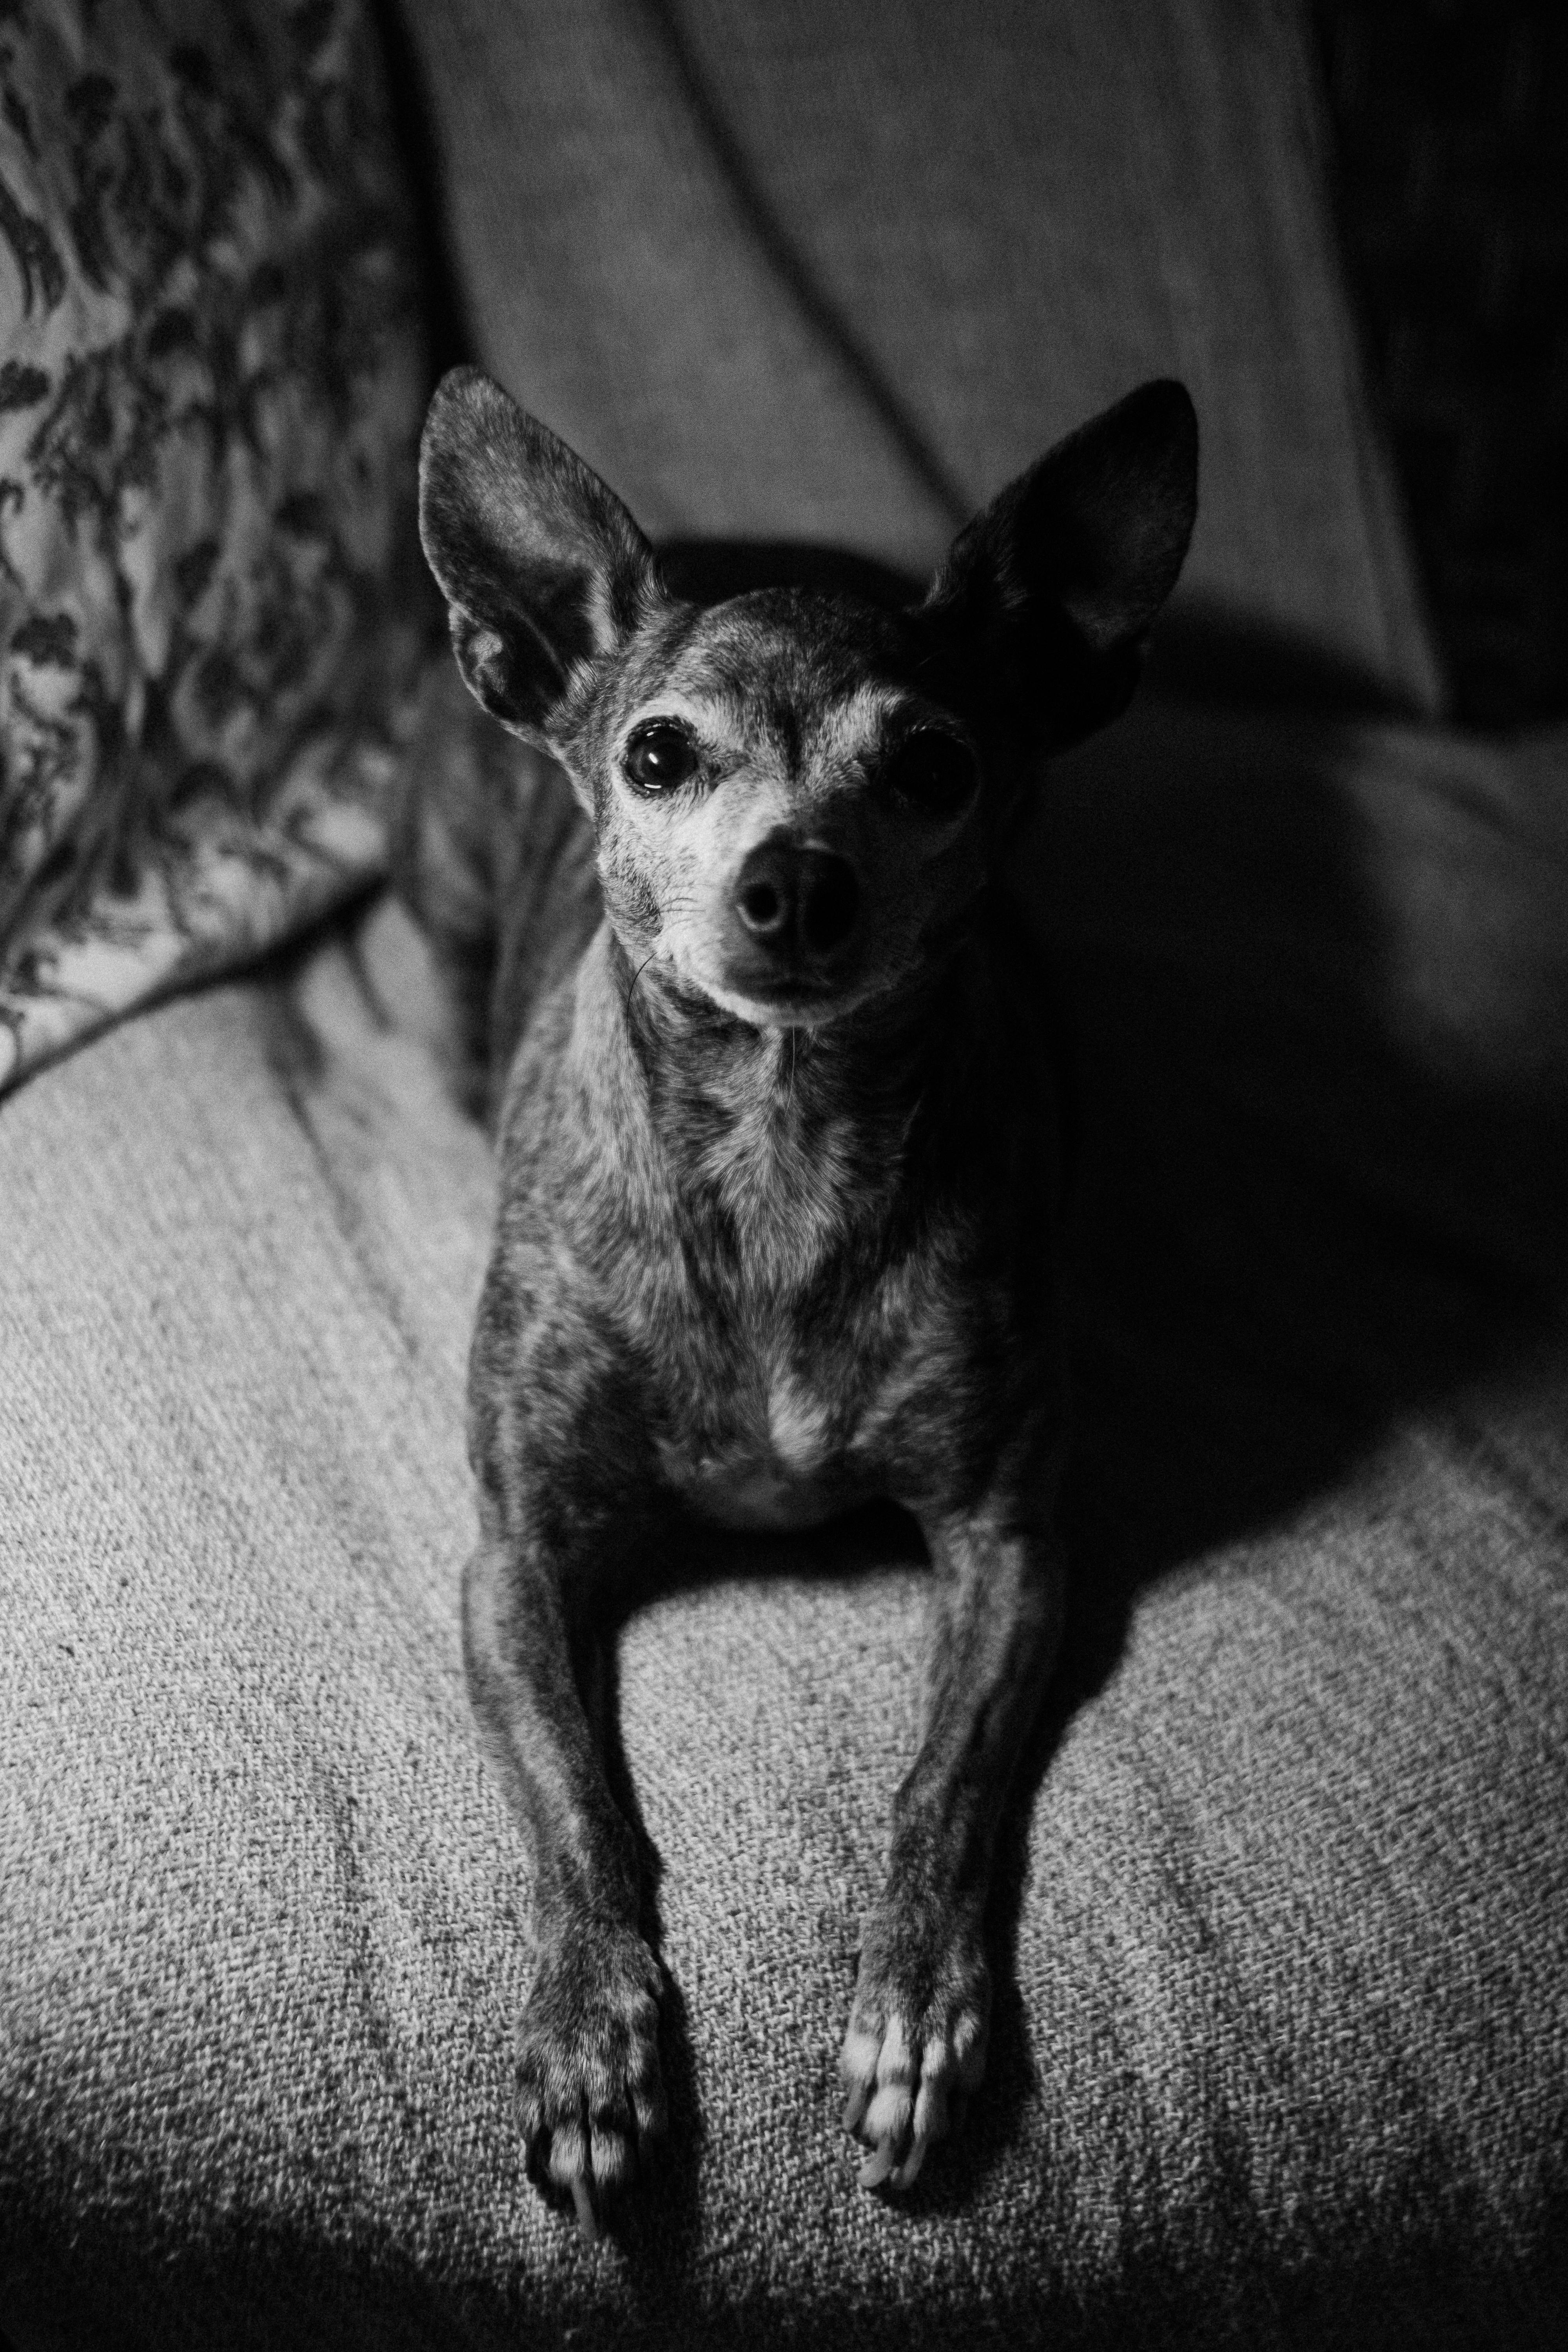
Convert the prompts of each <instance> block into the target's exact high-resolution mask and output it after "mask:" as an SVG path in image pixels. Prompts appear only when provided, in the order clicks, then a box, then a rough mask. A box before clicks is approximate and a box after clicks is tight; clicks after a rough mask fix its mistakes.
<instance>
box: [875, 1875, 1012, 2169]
mask: <svg viewBox="0 0 1568 2352" xmlns="http://www.w3.org/2000/svg"><path fill="white" fill-rule="evenodd" d="M990 2016H991V1971H990V1969H989V1968H988V1967H987V1966H986V1961H985V1954H984V1950H983V1949H982V1947H981V1939H980V1927H979V1918H978V1915H977V1913H976V1912H973V1911H972V1909H971V1908H968V1907H959V1908H956V1909H951V1908H948V1907H945V1906H942V1905H940V1904H932V1903H929V1902H920V1901H915V1900H910V1899H908V1898H905V1897H900V1892H899V1890H898V1888H897V1887H895V1886H889V1889H888V1890H887V1892H886V1893H885V1894H884V1895H883V1896H882V1899H881V1901H880V1902H879V1904H878V1906H877V1907H876V1909H875V1910H874V1911H873V1912H872V1914H871V1916H870V1917H869V1918H868V1921H867V1923H866V1932H865V1936H864V1938H863V1939H862V1942H861V1947H860V1969H859V1974H858V1976H857V1978H856V1979H855V1998H854V2000H853V2002H852V2003H851V2005H850V2011H849V2028H848V2031H847V2033H846V2034H845V2036H844V2047H843V2049H842V2051H841V2052H840V2053H839V2059H838V2069H839V2072H840V2074H842V2075H843V2077H844V2080H845V2083H846V2084H847V2087H848V2093H849V2095H848V2098H847V2101H846V2103H845V2108H844V2128H845V2129H846V2131H850V2132H853V2133H855V2135H856V2136H857V2137H858V2138H859V2139H861V2140H862V2141H864V2142H865V2144H866V2146H867V2147H868V2149H869V2151H870V2153H869V2154H868V2156H867V2158H866V2159H865V2161H864V2163H863V2164H862V2165H861V2168H860V2186H861V2187H862V2188H863V2189H878V2188H880V2187H881V2186H882V2184H883V2183H884V2182H886V2184H887V2186H888V2187H889V2189H907V2188H908V2187H909V2186H910V2182H911V2181H912V2180H913V2179H914V2177H915V2175H916V2174H917V2173H918V2172H919V2170H920V2168H921V2165H922V2164H923V2163H924V2161H925V2154H926V2150H927V2148H928V2147H930V2146H931V2142H932V2140H934V2139H941V2138H942V2137H944V2135H945V2134H946V2133H947V2131H948V2130H949V2129H950V2128H951V2126H952V2122H953V2120H954V2110H955V2107H956V2105H958V2103H959V2102H960V2101H961V2100H962V2099H963V2097H964V2096H965V2095H967V2094H968V2093H969V2092H971V2091H973V2090H974V2089H976V2088H977V2086H978V2084H979V2083H980V2079H981V2077H982V2075H983V2074H984V2072H985V2039H986V2029H987V2026H988V2024H989V2021H990Z"/></svg>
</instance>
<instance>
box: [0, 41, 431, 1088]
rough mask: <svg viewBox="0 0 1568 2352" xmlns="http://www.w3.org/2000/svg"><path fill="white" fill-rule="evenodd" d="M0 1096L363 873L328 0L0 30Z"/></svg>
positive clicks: (388, 164)
mask: <svg viewBox="0 0 1568 2352" xmlns="http://www.w3.org/2000/svg"><path fill="white" fill-rule="evenodd" d="M0 94H3V103H0V1088H4V1087H5V1086H6V1085H7V1084H8V1083H10V1082H11V1081H12V1080H14V1079H15V1078H16V1077H18V1076H21V1075H22V1074H23V1073H24V1072H26V1070H27V1069H28V1068H30V1067H31V1066H34V1065H36V1064H37V1062H38V1061H40V1060H41V1059H43V1058H45V1057H46V1056H47V1055H50V1054H53V1053H58V1052H59V1051H61V1050H62V1049H63V1048H64V1047H65V1046H66V1045H68V1044H70V1043H72V1042H74V1041H77V1040H79V1039H80V1038H82V1037H83V1036H85V1035H87V1034H90V1033H91V1032H92V1031H93V1030H94V1029H97V1028H100V1027H101V1026H102V1025H103V1024H104V1023H105V1022H106V1021H108V1020H110V1019H111V1018H113V1016H114V1015H115V1014H116V1013H119V1012H121V1011H123V1010H124V1009H125V1008H126V1007H127V1006H128V1005H131V1004H134V1003H139V1002H142V1001H144V1000H145V999H146V998H147V997H148V996H150V995H152V994H154V993H156V992H158V991H160V990H163V989H166V988H168V987H170V986H171V985H174V984H176V983H177V982H180V981H182V980H189V979H191V978H193V977H195V976H199V975H201V974H204V973H207V972H211V971H215V970H217V969H221V968H222V967H223V966H225V965H229V964H235V963H237V962H240V961H244V960H245V959H246V958H247V957H248V956H253V955H254V954H256V953H257V952H258V950H260V949H261V948H263V947H265V946H267V945H268V944H270V943H271V942H272V941H273V940H277V939H279V938H281V937H283V936H285V935H286V934H287V933H288V932H289V931H290V930H291V929H298V928H299V927H300V925H301V924H303V923H304V922H305V921H307V920H309V919H311V918H313V917H316V916H319V915H320V914H321V912H322V910H323V909H324V908H328V907H331V906H332V905H334V904H336V903H338V902H339V901H341V900H342V898H344V897H345V896H346V895H348V894H349V893H351V892H352V891H353V890H355V889H363V887H364V884H365V882H366V880H367V879H368V878H369V877H373V876H374V875H375V874H376V873H377V872H379V871H380V870H381V867H382V866H383V864H384V839H383V833H382V827H381V823H380V810H379V803H380V798H381V794H382V791H383V789H384V784H385V781H386V774H387V770H388V766H389V763H390V761H391V759H392V756H393V751H394V745H395V739H396V736H397V733H398V731H399V730H398V704H399V698H400V695H401V694H402V693H403V691H404V690H405V688H408V687H410V686H411V684H412V682H413V678H414V676H415V674H416V667H417V663H418V659H419V657H420V655H421V652H422V646H423V638H424V634H425V628H426V622H427V619H428V608H427V604H426V593H425V583H424V582H423V580H422V577H421V568H420V567H419V564H418V549H417V543H416V536H415V530H414V506H415V479H414V450H415V442H416V436H417V433H418V429H419V423H420V418H421V415H422V413H423V408H424V400H425V394H426V388H427V384H426V368H425V357H424V348H425V337H424V329H423V323H422V320H421V315H420V289H419V285H418V282H417V272H416V267H415V243H416V241H415V234H414V226H413V221H412V218H411V197H410V188H409V184H408V181H407V178H406V174H405V171H404V167H403V163H402V159H401V156H400V154H399V152H398V150H397V146H396V143H395V138H394V134H393V130H392V125H391V122H390V120H389V116H388V110H387V103H386V93H385V91H384V88H383V82H382V77H381V72H380V61H379V56H378V52H377V48H376V46H375V42H374V36H373V31H372V27H371V25H370V22H369V16H368V12H367V10H366V9H365V7H364V6H363V5H362V0H323V5H311V6H308V7H295V8H289V9H284V8H281V7H275V6H270V5H262V6H257V5H237V0H236V5H226V6H224V7H221V8H215V7H212V6H209V5H205V0H157V5H153V0H101V5H89V0H16V5H12V6H9V7H7V8H6V9H5V11H4V12H3V21H0Z"/></svg>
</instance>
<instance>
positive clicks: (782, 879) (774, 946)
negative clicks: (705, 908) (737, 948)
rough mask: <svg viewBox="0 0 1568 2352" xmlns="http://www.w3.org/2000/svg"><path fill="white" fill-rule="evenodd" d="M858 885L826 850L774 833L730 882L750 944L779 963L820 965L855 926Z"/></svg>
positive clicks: (842, 861)
mask: <svg viewBox="0 0 1568 2352" xmlns="http://www.w3.org/2000/svg"><path fill="white" fill-rule="evenodd" d="M859 906H860V886H859V884H858V882H857V881H856V879H855V868H854V867H853V866H851V865H850V863H849V861H848V859H847V858H846V857H839V856H836V855H835V854H834V852H833V851H832V850H830V849H803V848H802V847H801V846H800V845H799V844H798V843H796V842H793V841H790V840H788V839H780V838H778V837H777V836H776V835H775V836H774V837H773V839H771V840H768V841H764V842H761V843H759V844H758V845H757V847H756V848H755V849H753V850H752V853H751V856H749V857H748V858H747V860H746V862H745V864H744V865H743V866H742V868H741V871H740V875H739V877H738V878H737V880H736V884H735V912H736V914H737V915H738V916H739V918H740V920H741V924H742V929H744V931H745V933H746V935H747V937H748V938H749V939H750V940H752V942H753V943H754V944H755V946H757V947H759V948H762V949H763V950H765V951H767V952H768V953H769V954H771V955H773V956H776V957H778V958H780V959H781V960H784V959H787V960H789V961H795V962H798V963H801V964H810V963H821V962H825V961H826V960H827V958H828V957H829V956H831V955H832V954H833V953H834V952H835V950H837V949H838V948H841V947H842V946H843V945H844V942H845V941H846V940H847V938H848V937H849V934H850V932H851V931H852V930H853V929H854V928H855V918H856V915H857V914H858V911H859Z"/></svg>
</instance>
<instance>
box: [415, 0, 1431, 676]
mask: <svg viewBox="0 0 1568 2352" xmlns="http://www.w3.org/2000/svg"><path fill="white" fill-rule="evenodd" d="M401 13H402V15H403V16H404V17H405V21H406V24H407V28H408V34H409V37H410V40H411V42H412V44H413V47H414V48H415V50H416V54H417V56H418V58H419V60H420V64H421V68H422V72H423V79H424V81H425V84H426V89H427V93H428V98H429V102H430V110H431V116H432V124H433V130H434V133H435V143H436V148H437V154H438V158H439V163H440V167H441V168H440V177H441V183H442V188H443V194H444V197H445V202H446V206H447V226H448V236H449V242H450V246H451V250H452V253H453V257H454V260H455V262H456V265H457V268H458V277H459V279H460V281H461V285H462V288H463V290H464V292H465V295H466V298H467V304H468V320H469V328H470V332H471V336H472V340H473V342H474V345H475V349H476V352H477V355H478V356H479V358H480V359H482V360H483V362H485V364H486V365H487V366H489V369H490V370H491V372H492V373H495V374H496V375H497V376H499V377H500V380H501V381H502V382H503V383H506V384H507V385H508V387H509V389H510V390H511V391H512V392H513V393H514V394H516V395H517V396H518V397H519V398H520V399H521V400H522V401H523V402H524V403H525V404H526V405H528V406H529V407H531V408H532V409H534V410H535V411H536V412H537V414H538V415H541V416H542V417H543V418H544V420H545V421H546V422H547V423H548V424H550V425H553V426H554V427H555V429H556V430H557V431H558V432H561V433H563V434H564V435H565V436H566V437H567V439H568V440H570V441H571V442H573V443H574V445H575V446H578V447H580V448H581V450H582V451H583V453H584V456H585V457H587V458H588V459H589V461H590V462H591V463H592V464H594V465H595V466H596V467H598V468H599V469H600V471H601V472H602V473H603V474H604V475H605V478H606V479H608V480H609V481H610V482H611V483H612V484H613V485H614V486H615V488H616V489H618V490H619V491H620V492H621V494H622V495H623V497H625V498H626V499H627V501H628V502H629V504H630V505H631V506H632V508H633V510H634V511H635V512H636V513H637V517H638V519H639V520H641V522H642V523H643V525H644V527H645V528H646V529H647V530H650V531H653V532H656V533H661V534H665V533H676V534H687V533H694V532H709V533H721V534H731V535H737V534H738V535H742V536H752V537H763V538H769V537H776V538H787V539H797V538H805V539H816V540H821V541H829V542H833V543H837V544H842V545H847V546H850V547H855V548H858V549H860V550H862V551H866V552H868V553H873V554H877V555H880V556H882V557H884V558H886V559H889V560H891V561H893V562H900V563H904V564H907V565H910V566H911V567H913V568H914V569H916V570H917V571H918V570H922V569H924V568H925V567H928V566H930V565H931V563H933V562H935V561H936V559H937V558H938V557H939V556H940V554H941V553H942V551H943V549H944V548H945V546H946V543H947V541H948V540H949V539H950V538H951V536H952V532H953V530H955V529H956V528H957V527H958V526H959V524H961V523H962V522H963V521H964V520H967V517H968V515H969V513H970V512H971V511H972V510H973V508H974V507H975V506H977V505H978V504H979V503H980V502H981V501H982V500H983V499H985V498H988V497H989V496H990V495H991V493H992V492H993V491H994V490H995V489H997V488H1000V486H1001V484H1002V483H1003V482H1004V481H1005V480H1006V479H1007V478H1009V477H1010V476H1012V475H1013V474H1015V473H1016V472H1017V471H1019V470H1020V469H1021V468H1022V467H1024V466H1026V465H1027V464H1028V463H1029V462H1030V461H1031V460H1032V459H1033V458H1034V457H1037V455H1038V454H1039V453H1040V451H1041V450H1042V449H1044V448H1045V447H1046V446H1047V444H1048V443H1049V442H1050V441H1052V440H1053V439H1055V438H1056V437H1057V436H1058V435H1059V434H1062V433H1065V432H1067V431H1068V430H1069V429H1070V428H1071V427H1072V426H1074V425H1078V424H1079V423H1080V422H1081V421H1082V419H1083V418H1084V417H1086V416H1087V415H1089V414H1090V413H1091V412H1092V411H1093V410H1094V409H1096V408H1098V407H1100V406H1102V405H1104V404H1106V403H1108V402H1109V401H1110V400H1113V399H1116V398H1118V397H1120V396H1121V394H1123V393H1124V392H1126V391H1128V390H1129V389H1130V388H1131V386H1132V385H1133V384H1134V383H1137V382H1139V381H1140V380H1141V379H1142V378H1143V377H1146V376H1149V375H1152V374H1158V373H1174V374H1177V375H1180V376H1183V377H1184V378H1185V380H1186V382H1187V383H1188V384H1189V385H1190V386H1191V388H1192V392H1193V396H1194V400H1195V401H1196V403H1197V407H1198V414H1199V416H1200V419H1201V421H1202V426H1203V433H1204V460H1203V508H1202V513H1201V516H1200V520H1199V523H1198V530H1197V536H1196V539H1195V541H1194V546H1193V551H1192V556H1191V559H1190V562H1189V564H1188V568H1187V572H1186V575H1185V581H1184V587H1183V589H1182V591H1181V592H1179V593H1180V595H1181V597H1182V598H1183V600H1184V601H1185V602H1186V603H1187V604H1189V605H1192V604H1196V605H1199V606H1206V607H1208V608H1209V609H1210V610H1211V611H1212V610H1214V609H1215V607H1217V608H1218V609H1219V610H1221V611H1222V612H1224V613H1226V614H1227V615H1229V616H1231V617H1232V618H1233V619H1234V620H1237V621H1239V622H1240V623H1242V624H1244V625H1247V627H1248V628H1251V629H1254V630H1258V631H1262V632H1266V633H1274V634H1278V635H1283V636H1284V637H1286V638H1288V639H1289V640H1291V641H1293V642H1299V643H1300V645H1301V646H1304V647H1305V648H1308V649H1310V651H1311V653H1312V654H1313V655H1314V656H1316V657H1317V658H1318V659H1319V660H1320V661H1321V663H1323V664H1325V665H1329V666H1333V667H1338V668H1339V669H1340V670H1342V672H1344V673H1347V674H1351V675H1353V676H1355V677H1358V678H1359V679H1360V680H1362V681H1363V684H1364V685H1365V686H1367V687H1368V688H1371V689H1373V690H1376V691H1380V692H1382V693H1384V694H1386V695H1392V696H1394V697H1395V698H1398V699H1401V700H1403V701H1404V702H1405V703H1407V704H1413V705H1415V706H1418V707H1421V708H1430V707H1432V706H1433V704H1434V703H1435V702H1436V699H1437V698H1438V696H1439V693H1440V684H1439V678H1438V671H1437V666H1436V660H1435V657H1434V655H1433V652H1432V649H1431V646H1430V645H1429V642H1428V638H1427V635H1426V627H1425V624H1424V621H1423V619H1422V616H1421V614H1420V611H1419V606H1418V599H1417V595H1416V592H1415V586H1414V583H1413V576H1412V571H1411V566H1410V562H1409V558H1408V554H1407V551H1406V549H1405V541H1404V538H1403V535H1402V531H1401V529H1400V527H1399V522H1398V520H1397V517H1396V514H1395V510H1394V498H1393V496H1392V493H1391V490H1390V485H1389V478H1388V474H1387V470H1386V467H1385V463H1384V456H1383V453H1382V451H1381V449H1380V447H1379V445H1378V443H1377V439H1376V436H1375V435H1374V433H1373V429H1372V426H1371V425H1370V422H1369V418H1368V414H1367V410H1366V406H1365V403H1364V399H1363V385H1362V380H1361V370H1360V362H1359V359H1358V356H1357V352H1356V347H1355V337H1354V332H1353V329H1352V323H1351V320H1350V317H1349V313H1348V310H1347V308H1346V303H1345V299H1344V294H1343V289H1342V284H1341V281H1340V276H1339V270H1338V263H1337V257H1336V252H1335V247H1334V239H1333V232H1332V229H1331V226H1330V223H1329V219H1328V215H1327V212H1326V208H1325V205H1324V198H1323V187H1322V162H1323V158H1322V152H1321V151H1322V134H1321V124H1320V119H1319V100H1318V92H1317V89H1316V85H1315V81H1314V77H1313V71H1312V60H1311V55H1310V37H1309V35H1308V32H1307V29H1306V28H1305V26H1303V23H1302V22H1301V21H1300V11H1299V10H1298V9H1297V7H1296V6H1295V5H1294V0H1266V5H1258V6H1253V7H1247V8H1239V7H1237V6H1236V5H1232V0H1168V4H1167V0H1160V5H1148V0H1047V5H1037V6H1030V7H1025V6H1021V5H1016V0H972V5H965V6H964V7H963V8H960V9H955V8H952V7H951V6H949V5H945V0H861V5H857V6H855V7H853V8H846V7H843V6H839V5H834V0H787V5H773V6H768V7H760V6H759V7H736V6H734V5H731V0H523V5H513V0H501V4H500V5H498V0H451V5H447V6H445V7H443V8H442V9H440V10H438V11H432V10H427V9H422V8H418V7H416V6H414V5H405V6H404V7H403V9H402V11H401Z"/></svg>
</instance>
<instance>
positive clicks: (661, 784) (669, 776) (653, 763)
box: [621, 719, 697, 793]
mask: <svg viewBox="0 0 1568 2352" xmlns="http://www.w3.org/2000/svg"><path fill="white" fill-rule="evenodd" d="M621 765H622V766H623V767H624V768H625V770H626V773H627V775H628V776H629V777H630V778H631V780H632V782H633V783H634V784H635V785H636V786H637V790H638V792H639V793H672V792H673V791H674V790H675V788H676V786H677V785H678V784H687V783H689V782H690V781H691V779H692V777H693V776H694V775H695V774H696V773H697V746H696V744H695V743H694V742H693V741H692V740H691V738H690V736H689V734H688V733H687V731H686V730H685V728H684V727H677V726H676V725H675V724H674V723H673V721H672V720H670V719H652V720H650V721H649V723H648V725H647V726H646V727H639V728H638V729H637V733H636V734H635V735H634V736H633V737H632V740H631V741H630V742H629V743H628V744H627V745H626V757H625V759H624V760H623V761H622V762H621Z"/></svg>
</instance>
